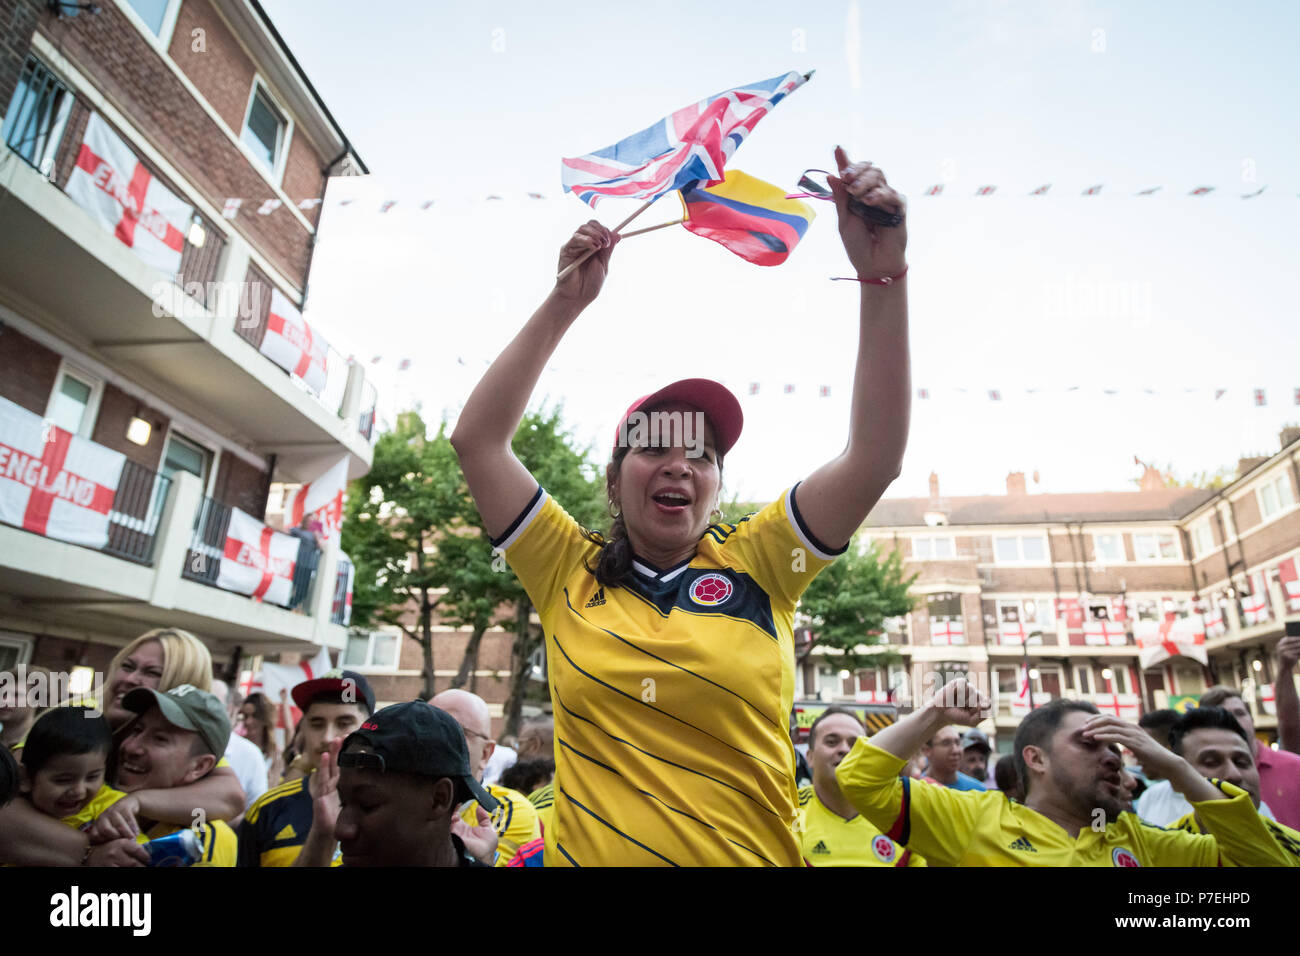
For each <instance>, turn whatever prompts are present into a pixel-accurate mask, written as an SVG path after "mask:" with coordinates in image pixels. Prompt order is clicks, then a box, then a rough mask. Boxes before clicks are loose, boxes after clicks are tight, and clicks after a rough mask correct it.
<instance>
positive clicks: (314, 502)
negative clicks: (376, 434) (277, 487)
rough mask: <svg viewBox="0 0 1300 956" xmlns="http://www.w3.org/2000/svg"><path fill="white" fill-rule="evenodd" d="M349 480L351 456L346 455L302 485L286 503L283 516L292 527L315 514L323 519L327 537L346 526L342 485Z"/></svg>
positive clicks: (315, 516) (324, 531) (331, 536)
mask: <svg viewBox="0 0 1300 956" xmlns="http://www.w3.org/2000/svg"><path fill="white" fill-rule="evenodd" d="M347 483H348V456H347V455H344V456H343V457H342V458H340V459H339V460H338V461H337V462H335V463H334V465H333V466H331V467H330V468H329V469H328V470H327V471H326V472H324V473H323V474H321V475H320V476H319V477H317V478H315V479H313V480H312V481H310V482H308V483H307V484H305V485H303V486H302V487H301V488H299V489H298V490H297V491H295V492H293V493H292V495H290V497H289V499H288V500H287V501H286V502H285V503H284V520H285V522H286V524H287V525H288V526H289V527H291V528H297V527H299V526H300V525H301V524H302V521H303V518H305V517H307V516H309V515H310V516H312V517H314V518H316V519H317V520H318V521H320V524H321V528H322V529H323V534H324V536H325V537H326V538H333V537H334V536H335V535H337V534H338V533H339V530H340V529H341V528H342V527H343V489H344V488H345V487H346V486H347Z"/></svg>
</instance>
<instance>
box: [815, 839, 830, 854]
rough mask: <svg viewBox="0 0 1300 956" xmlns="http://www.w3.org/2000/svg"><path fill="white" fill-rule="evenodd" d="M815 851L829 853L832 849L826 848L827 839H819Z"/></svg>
mask: <svg viewBox="0 0 1300 956" xmlns="http://www.w3.org/2000/svg"><path fill="white" fill-rule="evenodd" d="M813 852H814V853H825V854H829V853H830V852H831V851H830V850H829V849H827V848H826V841H825V840H818V841H817V845H816V846H815V847H813Z"/></svg>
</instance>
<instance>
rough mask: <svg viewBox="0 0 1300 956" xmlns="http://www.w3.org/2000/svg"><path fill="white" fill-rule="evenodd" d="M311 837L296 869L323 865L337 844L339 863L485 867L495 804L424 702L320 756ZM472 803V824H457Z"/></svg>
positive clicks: (452, 732) (366, 726) (383, 716)
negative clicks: (460, 811)
mask: <svg viewBox="0 0 1300 956" xmlns="http://www.w3.org/2000/svg"><path fill="white" fill-rule="evenodd" d="M311 791H312V798H313V801H314V805H313V818H312V828H311V832H310V834H309V835H308V837H307V842H306V844H305V845H304V846H303V850H302V854H301V855H300V856H299V858H298V861H297V863H296V864H295V865H297V866H323V865H326V864H327V863H328V862H329V858H330V856H331V855H332V853H333V848H334V843H335V841H336V840H337V841H338V844H339V847H340V849H341V851H342V857H343V865H344V866H369V867H375V866H487V865H490V864H486V863H482V862H480V860H483V859H488V860H490V859H491V858H492V856H493V854H494V852H495V849H496V841H497V835H496V831H495V829H494V828H493V827H492V823H491V818H490V816H489V815H490V813H491V812H492V811H493V810H495V809H496V807H497V802H496V800H495V799H494V798H493V797H492V795H491V794H489V793H488V792H487V791H486V790H484V789H483V787H482V785H481V784H480V783H479V782H478V781H477V780H476V779H474V776H473V774H472V773H471V772H470V764H469V751H468V750H467V749H466V746H465V734H464V732H463V731H462V730H461V728H460V725H459V724H458V723H456V720H455V718H453V717H452V716H451V715H450V714H448V713H446V712H445V711H442V710H439V709H438V708H436V707H431V706H429V705H428V704H426V703H424V702H423V701H418V700H417V701H412V702H411V703H407V704H393V705H392V706H391V707H385V708H384V709H383V710H381V711H379V712H377V713H376V714H374V715H373V716H371V717H370V718H369V719H367V720H366V721H365V722H364V723H362V725H361V727H360V728H359V729H357V730H356V731H354V732H353V733H351V734H349V735H348V737H347V739H346V740H344V741H343V742H342V745H341V747H340V746H337V745H336V746H335V747H334V748H331V750H330V752H329V753H327V754H325V755H324V756H323V757H322V758H321V764H320V770H319V771H318V772H317V774H316V775H315V777H314V779H313V781H312V783H311ZM469 800H476V801H478V804H479V807H480V808H481V809H480V810H479V814H478V822H479V825H478V826H477V827H470V826H468V825H466V824H465V823H464V821H461V820H457V819H456V811H457V810H458V809H459V808H460V807H461V806H462V805H463V804H464V803H465V802H466V801H469Z"/></svg>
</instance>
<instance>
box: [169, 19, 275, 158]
mask: <svg viewBox="0 0 1300 956" xmlns="http://www.w3.org/2000/svg"><path fill="white" fill-rule="evenodd" d="M194 30H202V31H203V39H204V48H203V50H202V51H201V52H198V51H195V50H194V44H195V40H194V33H193V31H194ZM167 52H168V53H169V54H170V55H171V58H172V59H173V60H175V61H176V65H177V66H179V67H180V68H181V69H182V70H183V71H184V72H185V75H186V76H188V77H189V78H190V81H191V82H193V84H194V85H195V86H196V87H198V89H199V92H200V93H202V94H203V96H204V98H205V99H206V100H207V101H208V102H209V103H211V104H212V108H213V109H215V110H216V111H217V113H218V114H219V115H220V116H221V118H222V119H223V120H225V121H226V125H227V126H229V127H230V128H231V129H232V130H234V131H235V135H239V134H240V133H241V132H242V131H243V128H244V114H245V112H246V110H247V109H248V97H249V94H250V93H251V91H252V88H253V75H254V74H255V72H256V69H255V67H254V66H253V61H252V60H250V59H249V58H248V55H247V54H246V53H245V52H244V48H243V47H242V46H240V45H239V42H238V41H237V40H236V39H235V37H234V35H233V34H232V33H231V32H230V28H229V27H227V26H226V22H225V21H224V20H222V19H221V17H219V16H218V15H217V13H216V11H215V10H213V9H212V4H211V3H210V2H209V0H185V2H184V3H182V4H181V9H180V12H179V13H178V14H177V15H176V31H175V32H174V33H173V34H172V42H171V47H170V48H169V49H168V50H167Z"/></svg>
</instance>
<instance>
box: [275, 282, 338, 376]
mask: <svg viewBox="0 0 1300 956" xmlns="http://www.w3.org/2000/svg"><path fill="white" fill-rule="evenodd" d="M259 351H260V352H261V353H262V354H263V355H265V356H266V357H267V358H269V359H270V360H271V361H272V362H274V363H275V364H276V365H278V366H280V368H282V369H284V370H285V371H286V372H292V373H293V374H294V375H297V376H298V377H299V378H300V379H302V380H303V381H304V382H305V383H306V384H307V387H308V388H310V389H311V390H312V391H313V392H315V393H316V394H317V395H319V394H321V393H322V392H323V391H325V381H326V379H327V378H328V373H329V367H328V361H329V343H328V342H326V341H325V339H324V337H323V336H322V335H321V334H320V333H319V332H317V331H315V330H313V329H312V327H311V326H310V325H308V324H307V321H306V320H305V319H304V318H303V317H302V313H301V312H299V311H298V310H297V309H296V308H294V306H293V303H291V302H290V301H289V297H288V296H287V295H285V294H284V293H283V292H281V291H280V290H279V289H272V290H271V312H270V314H269V315H267V317H266V335H265V336H264V337H263V339H262V345H261V348H260V349H259Z"/></svg>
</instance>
